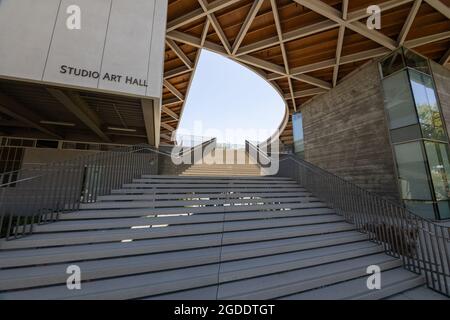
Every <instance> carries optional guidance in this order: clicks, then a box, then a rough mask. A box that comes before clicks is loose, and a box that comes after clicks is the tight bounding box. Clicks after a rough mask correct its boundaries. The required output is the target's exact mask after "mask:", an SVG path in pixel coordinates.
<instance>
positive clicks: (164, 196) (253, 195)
mask: <svg viewBox="0 0 450 320" xmlns="http://www.w3.org/2000/svg"><path fill="white" fill-rule="evenodd" d="M311 196H312V194H311V193H309V192H273V193H272V192H264V193H249V192H242V193H241V192H239V193H192V192H191V193H175V194H114V195H108V196H100V197H98V198H97V201H124V200H125V201H126V200H128V201H131V200H183V199H199V198H200V199H236V198H249V197H251V198H268V197H272V198H277V197H280V198H287V197H311Z"/></svg>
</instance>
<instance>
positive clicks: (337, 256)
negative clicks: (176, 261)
mask: <svg viewBox="0 0 450 320" xmlns="http://www.w3.org/2000/svg"><path fill="white" fill-rule="evenodd" d="M381 252H383V248H382V247H381V246H378V245H376V244H374V243H371V242H358V243H351V244H343V245H337V246H330V247H325V248H318V249H311V250H307V251H299V252H291V253H283V254H277V255H271V256H267V257H257V258H252V259H244V260H238V261H232V262H223V263H222V264H221V266H220V282H230V281H236V280H242V279H247V278H254V277H260V276H265V275H269V274H277V273H281V272H287V271H291V270H297V269H302V268H307V267H311V266H317V265H322V264H327V263H332V262H336V261H342V260H348V259H353V258H356V257H360V256H366V255H371V254H376V253H381Z"/></svg>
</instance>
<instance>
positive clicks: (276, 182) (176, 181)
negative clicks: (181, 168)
mask: <svg viewBox="0 0 450 320" xmlns="http://www.w3.org/2000/svg"><path fill="white" fill-rule="evenodd" d="M133 183H151V184H155V185H156V186H158V185H159V184H170V183H171V184H179V183H180V180H179V179H152V178H140V179H133ZM183 183H186V184H187V183H189V184H199V183H200V184H205V183H208V184H211V183H214V184H216V185H217V186H220V185H230V184H232V185H233V187H234V186H239V185H241V184H249V183H251V184H267V181H264V180H257V179H255V180H250V179H248V180H245V181H242V180H238V179H234V180H231V179H230V180H220V179H208V180H198V179H184V180H183ZM270 183H271V184H272V185H279V184H280V185H286V184H288V185H296V182H295V181H286V180H272V181H270Z"/></svg>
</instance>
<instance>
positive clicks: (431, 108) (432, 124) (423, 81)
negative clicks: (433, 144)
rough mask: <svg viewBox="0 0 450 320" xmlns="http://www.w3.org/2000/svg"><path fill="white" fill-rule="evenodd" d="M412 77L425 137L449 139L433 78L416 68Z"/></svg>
mask: <svg viewBox="0 0 450 320" xmlns="http://www.w3.org/2000/svg"><path fill="white" fill-rule="evenodd" d="M410 77H411V87H412V90H413V94H414V99H415V101H416V108H417V113H418V115H419V121H420V125H421V127H422V132H423V136H424V138H428V139H434V140H441V141H447V139H446V135H445V131H444V127H443V123H442V118H441V115H440V112H439V107H438V102H437V98H436V93H435V89H434V85H433V80H432V78H431V77H430V76H427V75H425V74H423V73H419V72H417V71H414V70H410Z"/></svg>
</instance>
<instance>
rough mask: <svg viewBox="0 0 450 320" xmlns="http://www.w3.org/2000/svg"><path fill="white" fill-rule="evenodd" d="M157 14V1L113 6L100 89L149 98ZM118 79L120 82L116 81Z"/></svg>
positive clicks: (141, 0) (118, 1)
mask: <svg viewBox="0 0 450 320" xmlns="http://www.w3.org/2000/svg"><path fill="white" fill-rule="evenodd" d="M144 13H145V14H144ZM154 14H155V0H151V1H148V0H134V3H133V5H132V6H130V1H129V0H116V1H114V2H113V5H112V8H111V16H110V19H109V28H108V35H107V38H106V45H105V54H104V58H103V64H102V74H103V77H102V79H101V80H100V86H99V88H100V89H109V90H114V91H124V92H132V93H135V94H139V95H145V94H146V89H147V87H146V86H144V82H145V85H148V83H147V75H148V63H149V58H150V57H149V53H150V46H151V39H152V31H153V23H154V20H153V19H152V17H153V16H154ZM149 17H150V19H149ZM124 71H125V73H124ZM106 73H108V74H109V75H110V77H106ZM114 75H119V77H121V78H120V81H119V79H117V80H115V81H114V80H112V79H111V77H112V76H114ZM136 80H137V82H136ZM134 83H136V84H134Z"/></svg>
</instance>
